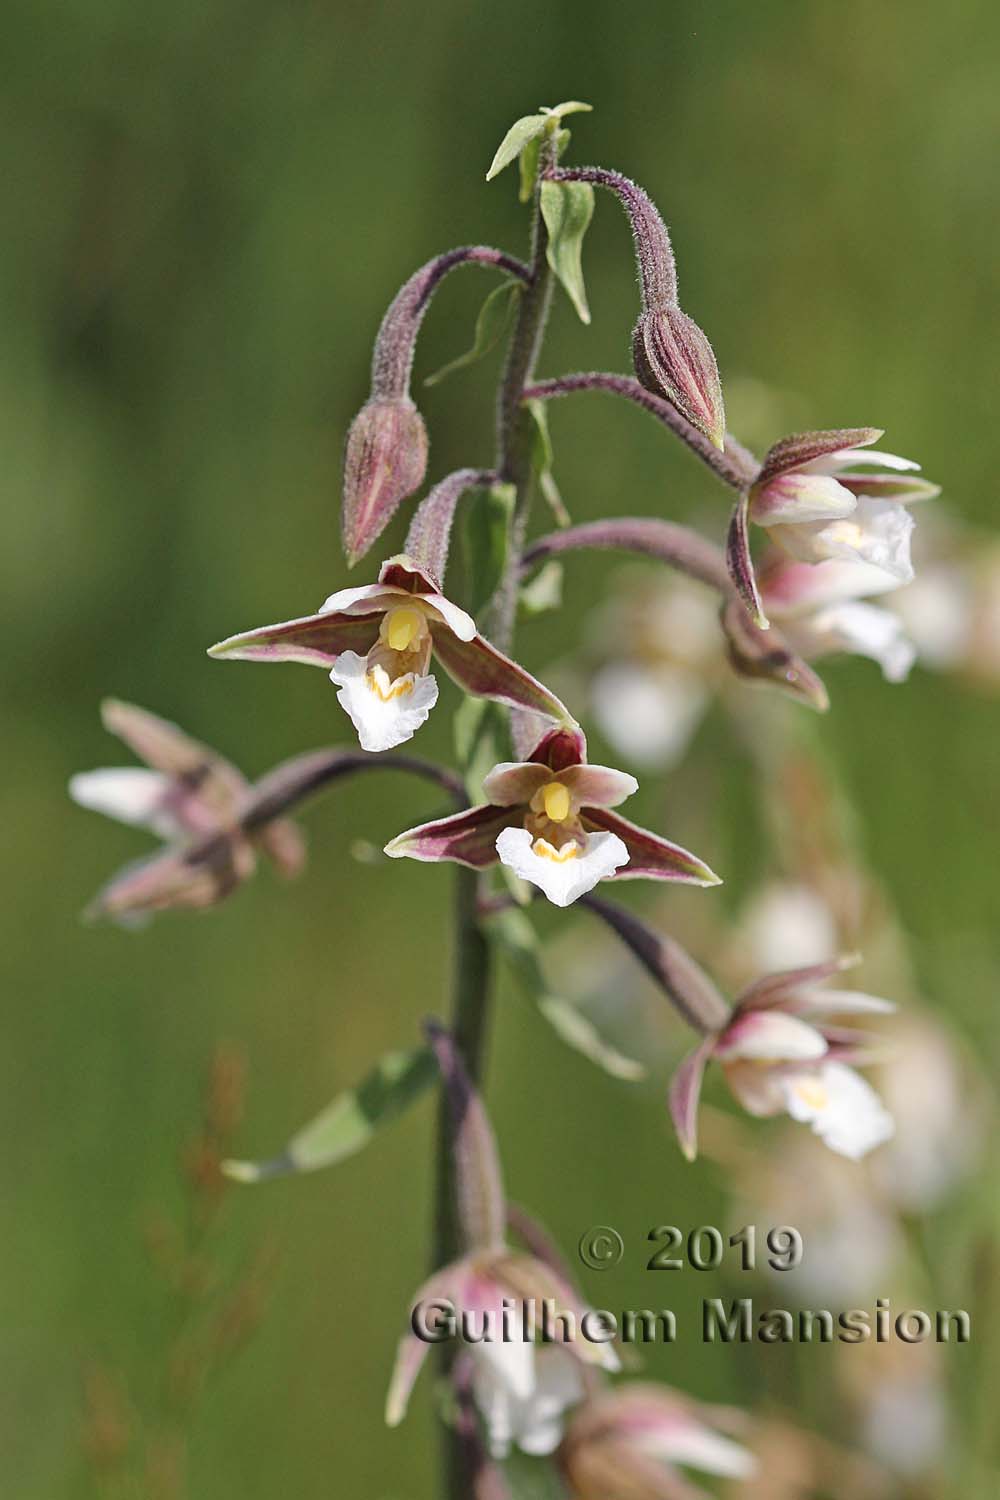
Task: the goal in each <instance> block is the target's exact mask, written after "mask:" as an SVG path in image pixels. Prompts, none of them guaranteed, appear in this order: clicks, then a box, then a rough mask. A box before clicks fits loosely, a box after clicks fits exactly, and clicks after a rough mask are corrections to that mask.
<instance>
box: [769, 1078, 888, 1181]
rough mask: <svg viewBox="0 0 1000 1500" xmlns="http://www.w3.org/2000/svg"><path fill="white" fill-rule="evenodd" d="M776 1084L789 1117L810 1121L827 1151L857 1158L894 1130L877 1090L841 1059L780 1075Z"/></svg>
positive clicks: (806, 1122)
mask: <svg viewBox="0 0 1000 1500" xmlns="http://www.w3.org/2000/svg"><path fill="white" fill-rule="evenodd" d="M781 1087H782V1089H783V1092H784V1095H785V1108H786V1109H787V1110H788V1113H789V1114H790V1115H791V1117H792V1119H793V1120H799V1121H801V1122H802V1123H803V1124H806V1125H811V1126H812V1128H813V1131H814V1132H815V1134H816V1135H818V1136H819V1137H820V1139H821V1140H822V1141H824V1142H825V1143H826V1145H828V1146H829V1147H830V1150H831V1151H837V1152H839V1153H840V1155H841V1156H849V1157H851V1159H852V1160H854V1161H857V1160H859V1159H860V1158H861V1157H862V1156H865V1155H866V1154H867V1153H868V1152H869V1151H871V1150H873V1149H874V1148H875V1147H876V1146H880V1145H881V1144H882V1142H883V1141H887V1140H889V1139H890V1138H891V1136H892V1135H893V1133H894V1131H895V1125H894V1123H893V1119H892V1116H891V1115H890V1113H889V1111H888V1110H887V1109H886V1107H885V1105H884V1104H883V1103H882V1101H881V1099H880V1098H879V1096H878V1094H876V1092H875V1090H874V1089H873V1088H872V1087H871V1085H870V1084H869V1083H868V1082H866V1080H865V1079H864V1078H862V1077H861V1075H860V1073H855V1071H854V1069H853V1068H849V1067H847V1066H846V1064H844V1063H841V1062H828V1063H824V1064H823V1065H822V1066H821V1067H819V1068H815V1069H811V1070H810V1071H809V1072H803V1073H795V1074H785V1075H784V1076H783V1077H782V1079H781Z"/></svg>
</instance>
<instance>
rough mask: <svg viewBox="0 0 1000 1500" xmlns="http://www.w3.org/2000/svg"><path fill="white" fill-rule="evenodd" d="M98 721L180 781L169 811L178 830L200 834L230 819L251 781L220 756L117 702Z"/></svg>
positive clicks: (166, 722) (173, 726) (171, 727)
mask: <svg viewBox="0 0 1000 1500" xmlns="http://www.w3.org/2000/svg"><path fill="white" fill-rule="evenodd" d="M101 722H102V723H103V725H104V727H105V729H106V730H107V731H108V733H109V734H114V735H117V737H118V738H119V739H120V740H122V741H123V742H124V743H125V744H126V745H128V746H129V747H130V748H131V749H132V750H134V751H135V753H136V755H138V756H139V758H140V759H141V760H144V761H145V762H146V764H147V765H148V766H152V767H153V769H154V770H156V771H163V772H164V773H165V774H166V775H167V776H169V777H171V778H172V779H173V780H174V781H175V782H177V783H180V785H178V786H177V787H176V788H175V795H174V796H173V798H172V800H171V806H170V813H171V814H172V816H173V817H174V818H175V819H176V820H177V822H178V824H179V825H180V826H181V827H182V828H185V829H186V830H187V831H188V832H189V833H204V832H205V831H206V830H207V828H208V826H210V825H211V824H213V823H216V824H217V823H218V822H220V821H222V822H225V821H229V820H231V819H232V817H233V815H234V813H235V810H236V808H237V806H238V804H239V803H240V802H241V800H242V798H243V797H244V795H245V793H246V792H247V790H248V788H249V783H248V782H247V779H246V777H245V776H244V775H243V773H242V771H239V770H237V768H236V767H235V766H234V765H233V764H232V763H231V762H230V761H228V760H226V759H225V757H224V756H222V755H219V754H218V752H217V751H215V750H211V749H209V747H208V746H207V745H203V744H202V743H201V741H200V740H196V739H192V737H191V736H190V735H189V734H185V732H184V730H183V729H180V728H179V727H178V726H177V725H176V724H172V723H171V722H170V720H169V719H161V718H160V717H159V715H158V714H153V713H150V712H149V710H148V709H146V708H138V707H136V705H135V704H134V703H123V702H121V700H120V699H118V698H106V699H105V700H104V702H103V703H102V704H101Z"/></svg>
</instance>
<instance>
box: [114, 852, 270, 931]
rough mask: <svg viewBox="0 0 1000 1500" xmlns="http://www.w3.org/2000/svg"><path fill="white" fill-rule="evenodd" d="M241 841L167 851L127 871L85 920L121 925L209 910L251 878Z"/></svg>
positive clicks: (249, 859) (249, 855)
mask: <svg viewBox="0 0 1000 1500" xmlns="http://www.w3.org/2000/svg"><path fill="white" fill-rule="evenodd" d="M254 866H255V859H254V852H253V849H252V847H251V846H250V844H249V843H248V842H247V840H246V839H242V838H239V837H232V836H227V835H225V834H219V835H217V836H216V837H214V838H211V839H206V840H203V841H202V843H200V844H197V845H193V846H192V847H191V848H189V849H168V850H166V851H165V852H164V853H162V854H157V855H154V856H153V857H152V859H146V860H141V861H139V862H138V863H136V864H132V865H127V866H126V867H125V869H124V870H122V871H121V872H120V873H119V874H118V875H116V876H115V877H114V879H112V880H111V881H110V882H109V883H108V884H107V885H106V886H105V887H104V889H103V890H101V891H100V892H99V893H98V895H97V896H96V898H95V899H94V901H93V902H92V903H91V905H90V906H89V907H88V908H87V911H86V913H85V915H86V916H87V917H88V918H90V919H94V918H98V917H108V918H110V919H111V920H112V921H116V922H122V923H124V924H126V925H128V924H130V923H134V922H135V921H137V920H140V919H142V918H144V917H148V916H151V915H152V914H153V913H155V912H158V911H166V910H168V909H170V908H173V907H177V908H185V909H188V910H192V909H194V910H201V909H202V908H204V907H206V906H214V905H215V904H216V903H217V902H219V901H221V900H223V898H224V897H226V896H228V895H229V893H230V892H231V891H232V890H234V889H235V888H236V886H238V885H240V884H242V882H243V881H244V880H246V879H247V878H248V877H249V876H250V875H252V874H253V871H254Z"/></svg>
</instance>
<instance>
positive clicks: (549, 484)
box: [525, 401, 572, 526]
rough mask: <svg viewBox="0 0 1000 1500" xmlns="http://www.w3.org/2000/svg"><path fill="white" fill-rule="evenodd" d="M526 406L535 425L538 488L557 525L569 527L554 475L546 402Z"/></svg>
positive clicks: (533, 454)
mask: <svg viewBox="0 0 1000 1500" xmlns="http://www.w3.org/2000/svg"><path fill="white" fill-rule="evenodd" d="M525 405H526V406H527V408H528V411H529V413H530V414H531V417H532V420H533V421H534V424H535V444H534V448H533V450H532V455H531V463H532V468H533V469H534V471H535V478H536V479H537V480H538V488H539V489H540V490H541V492H542V496H543V498H544V500H545V503H546V504H547V505H548V507H549V509H550V510H551V512H552V514H553V516H554V517H555V521H556V525H557V526H569V524H570V522H571V520H572V517H571V516H570V513H569V511H568V510H567V509H566V506H565V505H564V504H563V498H562V496H561V495H560V493H559V486H558V485H557V484H556V481H555V477H554V475H553V473H552V462H553V458H554V456H555V455H554V452H553V448H552V438H551V435H550V433H549V414H548V410H547V408H546V405H545V402H544V401H527V402H525Z"/></svg>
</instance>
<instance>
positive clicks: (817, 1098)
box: [795, 1078, 829, 1109]
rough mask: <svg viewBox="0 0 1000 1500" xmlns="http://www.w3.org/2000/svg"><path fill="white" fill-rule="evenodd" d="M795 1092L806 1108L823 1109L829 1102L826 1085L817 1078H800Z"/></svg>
mask: <svg viewBox="0 0 1000 1500" xmlns="http://www.w3.org/2000/svg"><path fill="white" fill-rule="evenodd" d="M795 1092H796V1094H797V1095H798V1096H799V1098H800V1099H801V1100H802V1103H803V1104H804V1105H805V1106H806V1108H807V1109H825V1108H826V1106H827V1104H828V1102H829V1095H828V1094H827V1091H826V1087H825V1085H824V1084H823V1083H822V1082H821V1080H820V1079H818V1078H800V1079H799V1080H798V1081H797V1083H796V1084H795Z"/></svg>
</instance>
